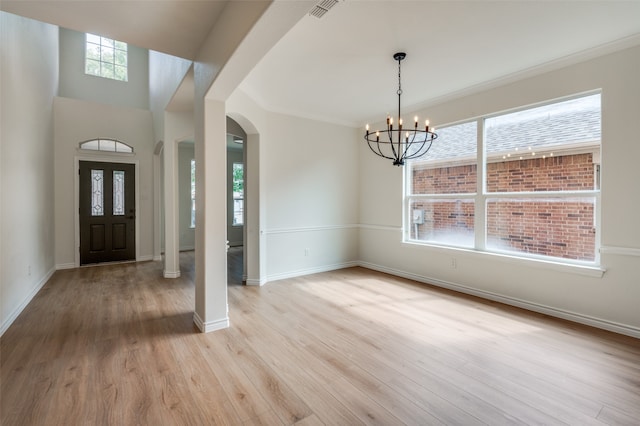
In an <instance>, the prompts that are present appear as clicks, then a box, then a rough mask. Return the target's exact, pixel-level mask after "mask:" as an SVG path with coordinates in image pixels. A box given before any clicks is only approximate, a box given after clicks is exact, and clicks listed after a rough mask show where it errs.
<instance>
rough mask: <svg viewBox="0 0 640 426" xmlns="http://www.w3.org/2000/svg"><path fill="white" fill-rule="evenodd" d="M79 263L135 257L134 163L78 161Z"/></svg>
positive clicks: (85, 263) (115, 260)
mask: <svg viewBox="0 0 640 426" xmlns="http://www.w3.org/2000/svg"><path fill="white" fill-rule="evenodd" d="M79 173H80V185H79V188H80V194H79V201H80V203H79V204H80V212H79V213H80V264H81V265H87V264H90V263H101V262H117V261H125V260H135V258H136V230H135V226H136V220H135V218H136V209H135V202H136V194H135V187H136V186H135V164H120V163H103V162H96V161H80V170H79Z"/></svg>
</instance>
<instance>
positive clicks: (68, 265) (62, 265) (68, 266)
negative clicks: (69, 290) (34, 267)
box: [56, 263, 76, 271]
mask: <svg viewBox="0 0 640 426" xmlns="http://www.w3.org/2000/svg"><path fill="white" fill-rule="evenodd" d="M75 267H76V264H75V263H59V264H57V265H56V271H61V270H63V269H73V268H75Z"/></svg>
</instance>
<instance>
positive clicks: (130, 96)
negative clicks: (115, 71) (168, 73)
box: [59, 28, 149, 109]
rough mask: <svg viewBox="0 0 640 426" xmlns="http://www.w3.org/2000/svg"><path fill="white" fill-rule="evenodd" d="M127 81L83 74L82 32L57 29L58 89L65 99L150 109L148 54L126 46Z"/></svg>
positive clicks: (83, 41)
mask: <svg viewBox="0 0 640 426" xmlns="http://www.w3.org/2000/svg"><path fill="white" fill-rule="evenodd" d="M127 52H128V63H127V64H128V70H127V72H128V81H126V82H123V81H117V80H112V79H109V78H102V77H96V76H92V75H87V74H85V73H84V65H85V33H80V32H77V31H73V30H68V29H66V28H60V92H59V96H62V97H65V98H75V99H83V100H86V101H93V102H100V103H106V104H110V105H116V106H125V107H133V108H145V109H146V108H149V53H148V50H147V49H142V48H140V47H136V46H133V45H128V47H127Z"/></svg>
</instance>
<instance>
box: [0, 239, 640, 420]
mask: <svg viewBox="0 0 640 426" xmlns="http://www.w3.org/2000/svg"><path fill="white" fill-rule="evenodd" d="M240 264H241V263H240ZM181 270H182V277H181V278H178V279H173V280H171V279H164V278H162V265H161V263H160V262H144V263H133V264H124V265H110V266H101V267H92V268H82V269H75V270H66V271H58V272H56V273H55V274H54V276H53V277H52V278H51V280H50V281H49V282H48V283H47V284H46V285H45V287H44V288H43V289H42V290H41V291H40V293H39V294H38V295H37V296H36V297H35V298H34V300H33V301H32V302H31V303H30V304H29V305H28V306H27V308H26V309H25V311H24V312H23V313H22V314H21V315H20V316H19V317H18V319H17V320H16V321H15V323H14V324H13V325H12V326H11V327H10V328H9V329H8V330H7V331H6V332H5V334H4V336H3V337H2V339H1V340H0V362H1V370H0V373H1V376H0V378H1V384H0V392H1V393H0V399H1V404H0V409H1V412H0V424H2V425H3V426H9V425H65V426H68V425H138V424H139V425H218V424H219V425H225V424H229V425H259V424H262V425H290V424H299V425H358V424H380V425H400V424H407V425H476V424H477V425H480V424H486V425H503V424H508V425H522V424H545V425H556V424H558V425H560V424H569V425H603V424H609V425H638V424H640V341H639V340H637V339H633V338H630V337H625V336H621V335H616V334H613V333H608V332H604V331H601V330H597V329H592V328H589V327H585V326H581V325H577V324H573V323H569V322H566V321H561V320H557V319H553V318H549V317H546V316H543V315H538V314H534V313H530V312H526V311H523V310H519V309H516V308H512V307H508V306H504V305H501V304H498V303H494V302H488V301H483V300H481V299H477V298H473V297H469V296H464V295H460V294H456V293H454V292H450V291H446V290H442V289H438V288H434V287H429V286H426V285H423V284H417V283H413V282H411V281H408V280H405V279H400V278H396V277H392V276H389V275H385V274H381V273H377V272H372V271H369V270H366V269H362V268H351V269H344V270H339V271H334V272H327V273H321V274H315V275H310V276H306V277H301V278H294V279H287V280H282V281H278V282H272V283H269V284H267V285H266V286H264V287H262V288H256V287H246V286H242V285H237V284H239V283H238V278H234V279H232V280H231V281H232V284H235V285H230V286H229V305H230V306H229V307H230V319H231V327H230V328H228V329H226V330H221V331H217V332H214V333H209V334H201V333H199V332H197V330H196V329H195V328H194V326H193V322H192V318H193V306H194V285H193V281H192V280H193V270H194V268H193V253H189V252H187V253H182V254H181ZM236 270H237V268H236ZM240 270H241V267H240Z"/></svg>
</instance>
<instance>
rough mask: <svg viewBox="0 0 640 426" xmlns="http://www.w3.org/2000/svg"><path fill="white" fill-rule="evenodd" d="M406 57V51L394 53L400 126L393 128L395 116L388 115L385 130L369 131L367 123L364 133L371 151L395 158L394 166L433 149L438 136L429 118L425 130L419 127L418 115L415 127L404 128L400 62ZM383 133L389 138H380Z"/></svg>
mask: <svg viewBox="0 0 640 426" xmlns="http://www.w3.org/2000/svg"><path fill="white" fill-rule="evenodd" d="M406 57H407V54H406V53H404V52H398V53H396V54H394V55H393V59H395V60H396V61H398V92H397V93H398V127H397V128H395V129H394V128H393V117H391V116H389V115H388V116H387V128H386V129H385V130H377V131H369V125H368V124H367V133H365V135H364V139H365V140H366V141H367V144H368V145H369V148H370V149H371V151H372V152H373V153H374V154H376V155H379V156H380V157H384V158H388V159H389V160H393V165H394V166H402V165H404V161H405V160H410V159H412V158H418V157H422V156H423V155H425V154H426V153H427V152H428V151H429V149H431V145H432V144H433V141H434V140H435V139H437V138H438V135H437V134H436V133H435V129H429V120H426V121H425V126H424V130H423V129H418V117H417V116H416V117H415V118H414V121H415V124H414V126H413V128H409V129H403V128H402V115H401V113H400V97H401V96H402V82H401V79H400V76H401V68H400V63H401V62H402V60H403V59H404V58H406ZM381 133H386V134H387V139H388V140H380V134H381Z"/></svg>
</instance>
